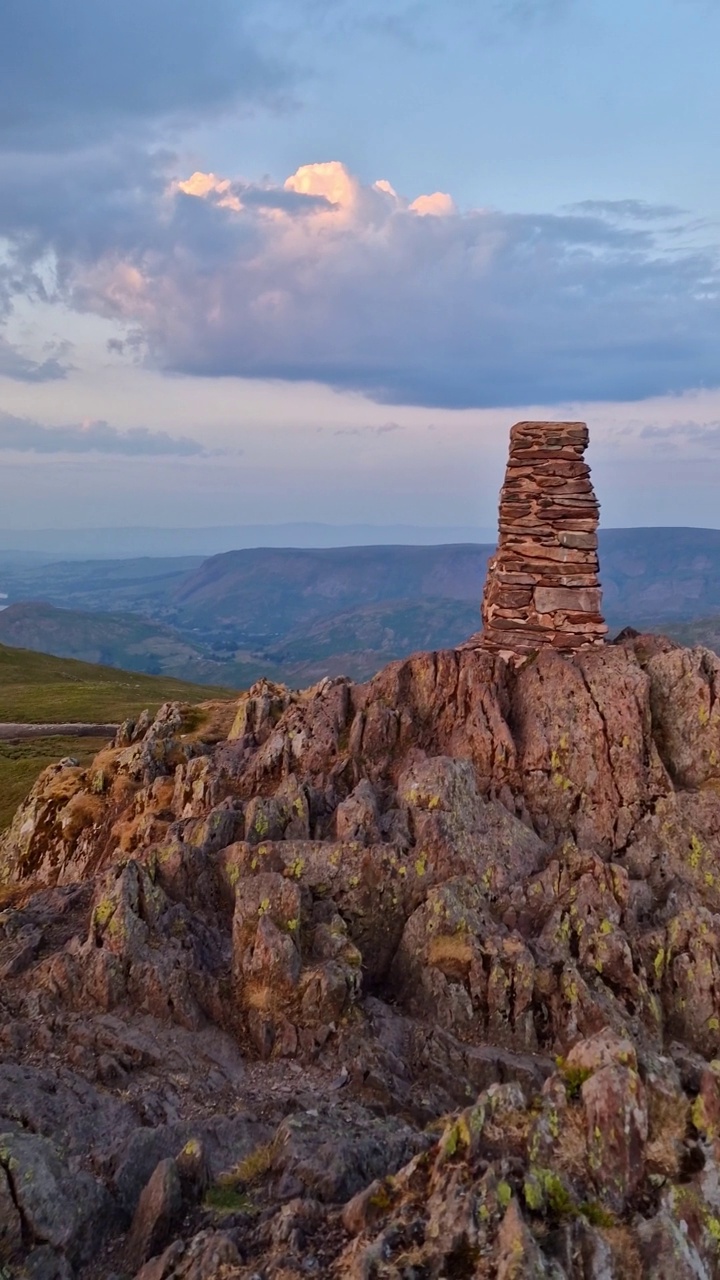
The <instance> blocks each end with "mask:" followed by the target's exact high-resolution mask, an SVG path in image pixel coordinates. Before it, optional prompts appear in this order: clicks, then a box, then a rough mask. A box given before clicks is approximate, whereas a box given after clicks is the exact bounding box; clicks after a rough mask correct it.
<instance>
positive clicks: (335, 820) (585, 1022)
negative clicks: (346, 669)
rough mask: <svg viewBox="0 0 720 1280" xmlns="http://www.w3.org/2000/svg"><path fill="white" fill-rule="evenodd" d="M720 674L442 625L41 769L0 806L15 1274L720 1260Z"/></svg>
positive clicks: (685, 1267)
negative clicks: (372, 654)
mask: <svg viewBox="0 0 720 1280" xmlns="http://www.w3.org/2000/svg"><path fill="white" fill-rule="evenodd" d="M719 675H720V660H718V659H717V658H716V657H715V656H714V655H713V654H711V653H709V652H708V651H706V650H692V651H687V650H681V649H678V648H676V647H675V646H673V645H671V644H670V643H669V642H667V641H662V640H660V639H658V638H650V637H638V636H635V635H626V636H625V637H623V638H622V640H621V642H619V643H617V644H614V645H603V646H599V647H591V648H588V649H583V650H581V651H580V652H578V653H576V654H574V655H564V654H562V653H558V652H555V651H553V649H552V647H548V648H546V649H543V651H542V652H540V653H539V654H538V655H537V656H536V657H534V658H531V659H529V660H527V661H525V662H519V663H518V662H513V663H512V664H511V665H510V664H506V663H505V661H504V660H503V658H502V657H501V656H500V655H497V654H493V653H491V652H489V651H487V650H481V649H477V648H467V649H464V650H460V651H450V652H443V653H435V654H417V655H415V656H414V657H412V658H410V659H408V660H407V661H404V662H401V663H395V664H393V665H392V666H390V667H388V668H387V669H386V670H385V671H383V672H381V673H380V674H379V675H378V676H377V677H375V679H374V680H372V681H370V682H369V683H368V684H367V685H362V686H355V685H353V684H352V683H350V682H349V681H347V680H327V681H324V682H322V683H321V684H320V685H318V686H316V687H314V688H313V689H310V690H307V691H305V692H302V693H298V692H291V691H289V690H285V689H282V688H280V687H279V686H274V685H270V684H268V683H267V682H261V683H260V684H259V685H258V686H256V687H255V688H254V689H253V690H251V691H250V692H249V693H248V694H247V695H244V696H243V697H242V698H241V699H240V700H239V703H238V706H237V707H232V706H230V707H227V706H226V707H225V708H223V707H221V706H218V705H214V706H208V707H206V708H205V709H204V711H202V712H201V713H200V717H201V719H200V721H199V722H198V712H197V711H193V712H192V714H190V713H188V712H187V711H186V709H184V708H182V707H180V706H177V705H169V706H167V707H165V708H163V709H162V711H161V712H160V713H159V714H158V716H157V717H155V718H154V719H153V718H151V717H145V718H141V720H140V721H139V722H137V723H135V724H130V723H128V724H126V725H123V726H122V728H121V730H120V731H119V733H118V736H117V738H116V741H115V743H114V745H113V746H112V747H110V748H108V749H106V750H105V751H103V752H101V753H100V755H99V756H98V757H97V759H96V760H95V761H94V762H93V764H92V765H91V766H89V767H88V768H85V769H80V768H78V767H77V766H75V765H73V764H70V763H64V764H62V765H59V766H54V767H53V768H52V769H50V770H48V771H47V772H46V773H45V774H44V775H43V777H42V778H41V779H40V780H39V782H38V784H37V785H36V787H35V788H34V790H33V793H32V795H31V796H30V797H29V799H28V800H27V802H26V803H25V804H24V805H23V806H22V807H21V809H20V810H19V812H18V814H17V816H16V818H15V820H14V822H13V824H12V826H11V828H10V830H9V831H8V832H7V833H6V835H5V836H4V837H3V840H2V844H1V845H0V883H2V885H3V888H2V889H1V890H0V894H1V895H2V896H1V898H0V904H1V905H0V972H1V973H2V983H1V985H0V1274H3V1270H2V1269H3V1268H4V1272H5V1274H6V1275H7V1276H10V1277H12V1278H13V1280H15V1277H20V1276H21V1275H24V1274H27V1275H30V1276H42V1277H45V1280H48V1278H52V1277H60V1278H61V1280H76V1278H78V1280H79V1278H82V1280H110V1277H112V1276H115V1277H133V1276H136V1275H137V1276H138V1277H139V1278H140V1280H213V1277H215V1278H216V1280H251V1278H254V1277H261V1280H291V1278H296V1277H297V1278H298V1280H299V1277H302V1276H307V1275H317V1276H328V1277H333V1276H336V1277H348V1278H349V1280H353V1277H357V1278H358V1280H360V1278H363V1280H372V1278H373V1277H377V1278H380V1277H383V1278H385V1280H391V1278H392V1280H420V1278H422V1280H440V1278H441V1277H450V1276H453V1277H454V1276H457V1277H460V1278H462V1277H466V1276H467V1277H480V1278H487V1280H490V1278H491V1277H495V1276H505V1277H508V1278H509V1277H515V1276H517V1277H525V1276H551V1277H556V1280H561V1278H562V1277H583V1278H586V1280H590V1278H592V1280H604V1278H605V1277H614V1276H623V1277H625V1276H627V1277H638V1280H640V1278H643V1277H647V1278H648V1280H660V1278H661V1277H664V1276H685V1275H687V1276H693V1277H694V1278H695V1280H697V1278H700V1280H703V1278H704V1277H708V1278H710V1277H714V1276H717V1275H719V1274H720V1066H719V1065H718V1063H719V1062H720V719H719V718H718V715H717V714H716V710H717V708H716V702H717V698H716V690H717V685H718V679H719ZM23 1268H25V1271H23Z"/></svg>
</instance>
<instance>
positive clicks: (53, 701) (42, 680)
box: [0, 614, 230, 830]
mask: <svg viewBox="0 0 720 1280" xmlns="http://www.w3.org/2000/svg"><path fill="white" fill-rule="evenodd" d="M1 617H2V614H0V618H1ZM224 696H230V695H229V694H226V692H225V690H223V689H208V688H206V687H204V686H198V685H195V684H188V683H184V682H182V681H180V680H168V679H164V678H158V677H154V676H146V675H138V674H135V673H129V672H126V671H115V670H111V669H109V668H108V667H101V666H92V665H90V664H88V663H84V662H75V661H73V660H71V659H67V660H64V659H60V658H55V657H50V656H49V655H48V654H40V653H31V652H29V651H27V650H24V649H15V648H8V647H6V646H5V645H0V724H1V723H8V722H9V723H13V724H34V723H35V724H37V723H50V724H66V723H75V722H88V723H91V724H105V723H110V724H112V723H119V722H120V721H122V720H124V719H126V718H127V717H128V716H130V717H136V716H138V715H139V714H140V712H141V711H143V710H145V709H146V708H147V709H148V710H150V711H151V712H153V713H154V712H155V711H156V710H157V708H158V707H159V706H160V705H161V704H162V703H163V702H167V701H169V700H171V699H174V700H179V701H181V702H184V703H191V704H196V703H199V702H202V701H204V700H205V699H207V698H210V697H224ZM101 745H102V741H101V740H95V739H92V738H90V739H87V738H83V739H77V738H46V739H41V740H38V741H34V742H23V743H17V744H13V743H12V742H0V830H2V828H3V827H4V826H5V825H6V824H7V823H8V822H9V820H10V818H11V816H12V814H13V812H14V810H15V809H16V808H17V806H18V804H19V803H20V801H21V800H22V799H23V798H24V797H25V796H26V795H27V793H28V791H29V790H30V787H31V786H32V785H33V783H34V781H35V779H36V778H37V776H38V774H39V773H40V771H41V770H42V769H44V768H46V767H47V766H48V765H49V764H51V763H52V762H53V761H57V760H60V759H62V758H63V756H72V757H74V758H76V759H78V760H79V761H86V760H88V759H90V758H92V756H93V755H94V754H95V753H96V752H97V751H98V750H99V749H100V746H101Z"/></svg>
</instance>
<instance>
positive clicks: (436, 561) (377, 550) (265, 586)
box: [172, 543, 492, 643]
mask: <svg viewBox="0 0 720 1280" xmlns="http://www.w3.org/2000/svg"><path fill="white" fill-rule="evenodd" d="M491 550H492V548H491V547H490V546H475V545H473V544H472V543H465V544H459V545H457V546H443V547H337V548H336V547H333V548H324V549H320V550H298V549H296V548H289V549H285V550H271V549H261V550H254V551H253V550H250V551H230V552H228V553H227V554H225V555H222V556H213V557H212V558H211V559H210V560H206V561H205V562H204V563H203V564H202V565H200V567H199V568H198V569H196V570H195V571H194V572H193V573H190V574H189V575H188V576H187V577H186V578H185V579H184V580H183V581H182V582H181V583H180V584H179V586H177V587H176V588H175V590H174V591H173V593H172V603H173V605H174V607H175V609H176V611H177V616H178V617H179V618H181V619H182V620H183V621H184V622H185V623H190V624H193V625H195V626H197V627H198V628H200V629H204V628H205V627H206V626H207V624H208V621H209V620H210V619H212V620H213V621H214V622H215V623H217V624H219V625H221V626H230V627H234V628H239V629H240V630H241V632H242V633H243V634H244V635H245V636H246V637H248V638H249V637H251V636H252V637H253V638H254V639H255V640H256V641H258V642H260V641H264V642H266V643H267V642H268V641H272V640H274V639H276V638H277V637H280V636H283V635H286V634H287V633H288V632H289V631H290V630H292V629H293V628H296V627H299V626H305V625H307V624H309V623H311V622H314V621H316V620H318V619H320V618H328V617H330V616H333V615H335V614H339V613H345V612H347V611H348V610H351V609H352V610H354V609H361V608H364V607H365V606H366V605H369V604H378V603H380V602H383V601H395V602H397V601H404V602H406V603H407V602H410V603H416V602H418V601H422V600H437V599H438V598H444V599H446V600H465V601H471V600H472V601H475V602H476V603H477V602H479V599H480V592H481V590H482V584H483V581H484V577H485V569H486V566H487V560H488V557H489V555H490V554H491Z"/></svg>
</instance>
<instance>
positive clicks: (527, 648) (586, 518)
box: [481, 422, 607, 655]
mask: <svg viewBox="0 0 720 1280" xmlns="http://www.w3.org/2000/svg"><path fill="white" fill-rule="evenodd" d="M587 444H588V429H587V426H586V424H585V423H584V422H518V423H516V424H515V426H514V427H513V428H512V430H511V432H510V457H509V459H508V464H507V471H506V472H505V483H504V484H503V487H502V490H501V493H500V530H499V532H500V536H499V541H498V547H497V551H496V552H495V555H494V556H493V557H492V559H491V560H490V564H489V566H488V574H487V580H486V583H485V591H484V594H483V602H482V622H483V631H482V638H481V643H482V645H483V647H484V648H486V649H491V650H493V652H496V653H505V654H507V655H514V654H528V653H533V652H535V651H536V650H537V649H540V648H542V647H543V646H546V645H550V646H552V648H554V649H558V650H560V651H561V652H570V653H572V652H574V651H575V650H577V649H582V648H586V647H587V646H589V645H597V644H602V643H603V641H604V638H605V636H606V634H607V627H606V625H605V622H604V620H603V616H602V613H601V594H602V593H601V590H600V583H599V579H598V570H599V565H598V554H597V546H598V540H597V527H598V520H599V506H598V501H597V498H596V497H595V493H594V491H593V487H592V482H591V480H590V468H589V466H588V464H587V463H586V462H585V460H584V457H583V455H584V453H585V449H586V448H587Z"/></svg>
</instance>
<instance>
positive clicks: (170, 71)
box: [0, 0, 720, 529]
mask: <svg viewBox="0 0 720 1280" xmlns="http://www.w3.org/2000/svg"><path fill="white" fill-rule="evenodd" d="M719 47H720V0H622V2H621V0H124V2H123V4H121V5H119V4H117V2H116V0H113V3H110V0H4V4H3V9H2V14H1V15H0V164H1V165H2V189H1V194H0V528H4V529H32V528H48V527H57V528H77V527H86V526H87V527H93V526H99V525H101V526H103V527H106V526H118V527H120V526H162V527H170V528H173V527H178V526H198V527H201V526H210V525H239V524H253V523H268V524H270V523H272V524H277V523H279V522H285V521H288V522H290V521H292V522H296V521H317V520H323V521H327V522H329V523H337V524H343V525H347V524H352V523H361V524H381V525H387V524H393V523H396V524H410V525H416V526H428V527H435V526H437V527H440V526H447V525H453V526H459V525H463V526H471V527H475V526H479V527H487V526H492V525H493V524H494V522H495V515H496V510H497V496H498V489H499V486H500V483H501V481H502V475H503V469H504V464H505V458H506V453H507V438H508V431H509V428H510V426H511V425H512V423H513V422H514V421H516V420H519V419H522V418H572V419H577V418H580V419H584V420H585V421H587V422H588V423H589V425H590V432H591V449H590V452H589V461H590V462H591V465H592V468H593V476H594V479H595V483H596V488H597V491H598V496H599V498H600V502H601V506H602V512H603V516H602V518H603V522H604V524H605V525H606V526H628V525H662V524H675V525H682V524H686V525H700V526H702V525H707V526H713V527H717V526H718V525H720V509H719V508H718V503H717V499H716V494H717V490H718V484H719V483H720V254H719V252H718V246H719V244H720V166H719V165H718V152H719V150H720V110H718V89H717V57H716V51H717V49H718V48H719Z"/></svg>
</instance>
